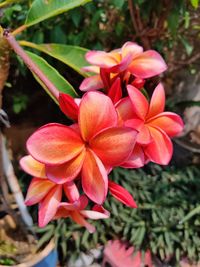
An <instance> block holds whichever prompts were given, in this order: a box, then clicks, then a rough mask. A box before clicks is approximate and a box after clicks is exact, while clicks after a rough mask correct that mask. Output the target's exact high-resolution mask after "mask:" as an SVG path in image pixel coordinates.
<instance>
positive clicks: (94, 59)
mask: <svg viewBox="0 0 200 267" xmlns="http://www.w3.org/2000/svg"><path fill="white" fill-rule="evenodd" d="M86 60H87V61H88V62H89V63H90V64H92V65H94V66H90V67H86V68H85V70H86V71H93V72H95V73H97V75H94V76H91V77H89V78H86V79H84V81H83V82H82V83H81V85H80V90H82V91H89V90H98V89H101V88H107V89H108V88H109V87H111V85H112V83H113V82H114V80H115V79H116V78H117V77H120V79H121V81H122V82H123V81H124V80H125V81H126V82H127V83H129V84H130V83H132V82H129V78H130V77H131V75H133V77H136V78H139V79H142V80H143V79H147V78H150V77H153V76H156V75H158V74H160V73H162V72H164V71H165V70H166V69H167V66H166V63H165V61H164V60H163V58H162V57H161V55H160V54H159V53H157V52H156V51H154V50H148V51H145V52H143V48H142V47H141V46H139V45H137V44H136V43H132V42H127V43H125V44H124V45H123V46H122V48H121V49H116V50H113V51H111V52H108V53H106V52H103V51H89V52H87V53H86ZM118 75H119V76H118ZM137 82H138V81H137ZM137 82H135V84H134V85H137ZM140 84H141V81H140ZM139 86H141V85H139Z"/></svg>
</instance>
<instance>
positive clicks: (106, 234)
mask: <svg viewBox="0 0 200 267" xmlns="http://www.w3.org/2000/svg"><path fill="white" fill-rule="evenodd" d="M147 168H148V169H146V171H144V170H136V171H135V170H126V169H120V168H117V169H116V170H114V171H113V173H112V174H111V177H110V178H111V179H113V180H114V181H116V182H117V183H119V184H121V185H122V186H124V187H125V188H126V189H127V190H129V192H130V193H131V194H132V195H133V197H134V199H135V200H136V202H137V204H138V208H137V209H131V208H128V207H125V206H124V205H122V204H121V203H119V202H117V201H116V200H115V199H113V198H112V197H109V198H108V201H107V202H106V203H105V208H107V209H108V210H110V211H111V214H112V215H111V218H109V219H106V220H100V221H95V222H94V221H92V224H94V225H95V226H96V229H97V231H96V232H95V233H94V234H89V232H88V231H87V230H85V229H84V228H81V227H79V226H78V225H76V224H74V223H73V222H71V221H70V220H69V219H65V220H60V221H56V222H53V223H51V224H49V225H48V226H47V227H46V228H44V229H38V230H37V232H38V233H40V234H42V238H41V239H40V241H39V246H41V245H42V244H44V242H47V241H48V240H49V239H51V238H52V237H53V236H54V237H55V238H56V242H57V245H58V247H59V251H60V256H61V259H62V262H66V260H67V259H69V258H71V257H72V258H73V259H76V258H77V256H78V254H79V253H80V251H88V250H89V249H91V248H94V247H97V246H99V245H101V244H105V243H106V242H107V241H108V240H109V239H115V238H121V239H122V240H125V241H128V242H129V244H130V245H133V246H134V247H136V248H137V249H140V250H144V251H146V250H147V249H150V251H151V252H152V254H153V255H157V256H158V257H159V258H160V259H161V260H162V261H165V262H166V261H168V262H170V263H172V264H175V263H178V262H179V260H180V258H181V257H188V259H190V260H191V261H193V262H194V261H197V260H199V259H200V216H199V214H195V215H194V216H192V217H191V218H190V219H189V220H187V221H186V222H184V223H181V220H182V219H183V218H184V217H185V216H186V215H187V214H188V213H189V212H190V211H191V210H193V209H194V208H196V207H198V201H199V198H200V185H199V181H198V180H199V175H200V170H199V169H198V168H196V167H187V168H183V169H179V170H178V169H175V168H172V167H171V168H170V167H168V168H167V169H162V168H161V167H160V166H157V165H154V164H151V165H150V166H149V167H147Z"/></svg>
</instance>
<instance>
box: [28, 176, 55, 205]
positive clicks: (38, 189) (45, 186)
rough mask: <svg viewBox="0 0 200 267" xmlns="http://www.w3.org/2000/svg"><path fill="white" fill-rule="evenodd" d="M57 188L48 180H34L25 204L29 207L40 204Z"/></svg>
mask: <svg viewBox="0 0 200 267" xmlns="http://www.w3.org/2000/svg"><path fill="white" fill-rule="evenodd" d="M54 186H55V184H54V183H52V182H51V181H49V180H47V179H40V178H33V179H32V181H31V183H30V185H29V188H28V192H27V195H26V199H25V204H26V205H27V206H31V205H34V204H36V203H39V202H40V201H41V200H42V199H43V198H44V197H45V196H46V195H47V194H48V193H49V191H50V190H51V189H52V188H53V187H54Z"/></svg>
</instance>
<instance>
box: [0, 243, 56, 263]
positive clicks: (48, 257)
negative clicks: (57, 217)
mask: <svg viewBox="0 0 200 267" xmlns="http://www.w3.org/2000/svg"><path fill="white" fill-rule="evenodd" d="M57 259H58V254H57V250H56V249H55V243H54V241H53V240H51V241H50V242H49V244H48V245H47V246H46V247H45V248H44V249H43V250H41V251H40V252H38V253H37V254H35V255H33V256H32V257H30V260H27V261H25V262H23V263H20V264H17V265H14V266H15V267H56V264H57ZM0 267H10V265H0Z"/></svg>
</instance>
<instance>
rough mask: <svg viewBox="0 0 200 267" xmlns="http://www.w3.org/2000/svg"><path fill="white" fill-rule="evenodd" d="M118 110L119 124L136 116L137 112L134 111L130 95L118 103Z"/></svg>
mask: <svg viewBox="0 0 200 267" xmlns="http://www.w3.org/2000/svg"><path fill="white" fill-rule="evenodd" d="M116 110H117V113H118V121H119V125H123V124H124V122H125V121H127V120H130V119H132V118H134V117H136V116H135V112H134V111H133V108H132V102H131V100H130V97H125V98H122V99H121V100H120V101H119V102H118V103H117V104H116Z"/></svg>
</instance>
